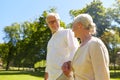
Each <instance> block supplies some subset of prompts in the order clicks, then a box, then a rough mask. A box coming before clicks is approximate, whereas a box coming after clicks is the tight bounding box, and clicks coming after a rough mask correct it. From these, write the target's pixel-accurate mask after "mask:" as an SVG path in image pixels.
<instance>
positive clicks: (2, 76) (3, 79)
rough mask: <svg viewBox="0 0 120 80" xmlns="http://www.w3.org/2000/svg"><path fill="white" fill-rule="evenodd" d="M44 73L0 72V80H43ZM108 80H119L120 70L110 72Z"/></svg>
mask: <svg viewBox="0 0 120 80" xmlns="http://www.w3.org/2000/svg"><path fill="white" fill-rule="evenodd" d="M43 76H44V72H43V71H41V72H32V71H4V70H0V80H44V79H43ZM110 76H111V79H110V80H120V70H117V71H116V73H114V71H113V70H112V71H110Z"/></svg>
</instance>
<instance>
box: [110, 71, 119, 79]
mask: <svg viewBox="0 0 120 80" xmlns="http://www.w3.org/2000/svg"><path fill="white" fill-rule="evenodd" d="M110 77H111V78H110V80H120V70H116V71H115V72H114V71H113V70H111V71H110Z"/></svg>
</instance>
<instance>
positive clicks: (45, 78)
mask: <svg viewBox="0 0 120 80" xmlns="http://www.w3.org/2000/svg"><path fill="white" fill-rule="evenodd" d="M44 80H48V73H47V72H45V75H44Z"/></svg>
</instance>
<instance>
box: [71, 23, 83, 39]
mask: <svg viewBox="0 0 120 80" xmlns="http://www.w3.org/2000/svg"><path fill="white" fill-rule="evenodd" d="M80 26H81V25H80V23H73V26H72V31H73V32H74V35H75V37H77V38H79V37H80Z"/></svg>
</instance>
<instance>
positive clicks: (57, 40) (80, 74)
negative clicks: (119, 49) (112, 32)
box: [44, 13, 110, 80]
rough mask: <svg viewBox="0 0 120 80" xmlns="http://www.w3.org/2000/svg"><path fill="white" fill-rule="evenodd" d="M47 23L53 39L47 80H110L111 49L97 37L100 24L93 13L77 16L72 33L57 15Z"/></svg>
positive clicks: (49, 45)
mask: <svg viewBox="0 0 120 80" xmlns="http://www.w3.org/2000/svg"><path fill="white" fill-rule="evenodd" d="M46 23H47V24H48V27H49V28H50V30H51V33H52V37H51V39H50V40H49V42H48V45H47V58H46V59H47V60H46V69H45V77H44V80H110V75H109V54H108V50H107V48H106V46H105V45H104V43H103V42H102V41H101V40H100V39H99V38H97V37H94V36H93V35H94V34H95V33H96V25H95V23H94V22H93V19H92V17H91V16H90V15H89V14H86V13H84V14H79V15H78V16H76V17H75V18H74V21H73V24H72V30H70V29H63V28H62V27H61V26H60V17H59V15H58V14H57V13H49V14H48V15H47V17H46ZM77 38H79V39H80V42H81V43H80V45H79V43H78V41H77Z"/></svg>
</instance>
